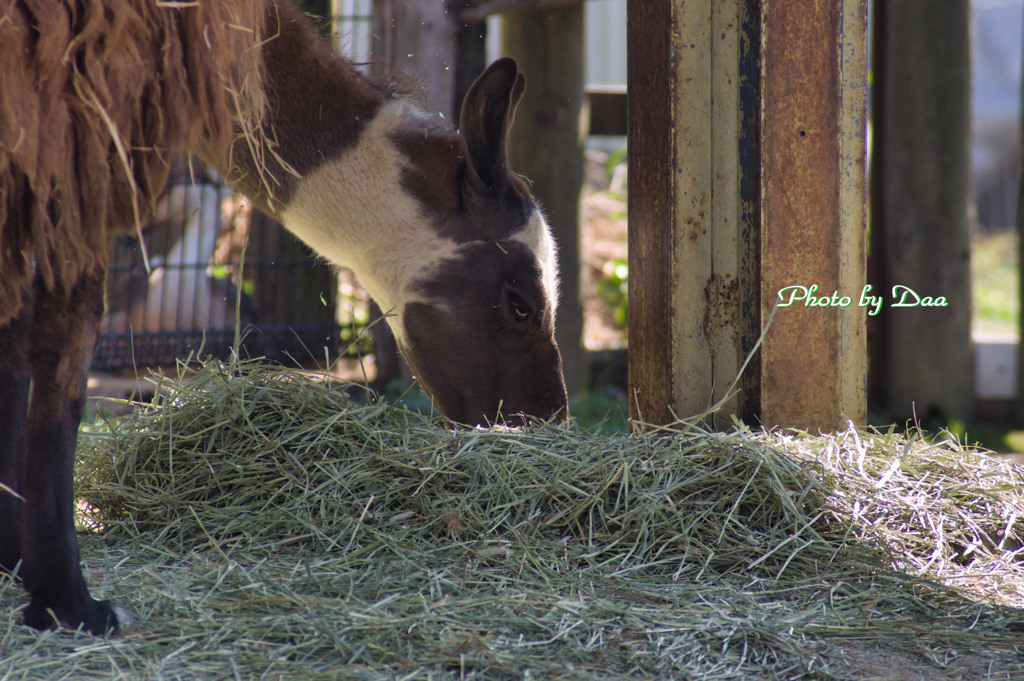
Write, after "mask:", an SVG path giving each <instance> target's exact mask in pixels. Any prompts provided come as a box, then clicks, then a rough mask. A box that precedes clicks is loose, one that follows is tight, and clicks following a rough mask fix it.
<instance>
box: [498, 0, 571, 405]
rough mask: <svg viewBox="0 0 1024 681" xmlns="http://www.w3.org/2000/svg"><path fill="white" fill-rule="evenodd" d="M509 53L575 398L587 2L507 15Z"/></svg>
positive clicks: (518, 159)
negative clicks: (554, 247)
mask: <svg viewBox="0 0 1024 681" xmlns="http://www.w3.org/2000/svg"><path fill="white" fill-rule="evenodd" d="M501 37H502V51H503V52H504V53H505V54H507V55H508V56H510V57H514V58H515V59H516V61H517V62H518V63H519V69H520V70H521V71H522V72H523V73H525V74H526V94H525V95H524V96H523V100H522V102H520V104H519V110H518V112H517V113H516V122H515V126H514V128H513V130H512V137H511V140H510V143H509V162H510V165H511V166H512V168H513V170H515V171H516V172H518V173H521V174H523V175H524V176H526V177H527V178H529V180H530V181H531V182H532V185H533V193H534V195H535V196H536V197H537V199H538V200H539V201H540V203H541V206H542V207H543V209H544V212H545V214H546V215H547V218H548V222H549V224H550V225H551V228H552V231H553V232H554V235H555V239H556V240H557V242H558V260H559V269H560V270H561V273H562V283H561V300H560V301H559V306H558V323H557V331H556V333H557V338H558V345H559V348H560V349H561V351H562V367H563V369H564V371H565V382H566V385H567V387H568V388H569V392H570V393H573V392H576V391H578V390H579V389H580V388H581V387H582V386H583V383H584V368H585V362H584V356H583V306H582V302H581V299H580V262H579V215H580V206H579V203H580V194H581V192H582V190H583V150H584V142H585V140H584V133H583V131H585V130H586V126H585V125H584V123H583V122H582V121H581V117H582V115H583V114H584V108H583V103H584V95H583V3H582V2H575V3H568V4H561V5H558V6H552V7H549V8H547V9H540V10H521V11H514V12H509V13H508V14H504V15H503V16H502V36H501Z"/></svg>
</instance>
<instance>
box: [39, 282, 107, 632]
mask: <svg viewBox="0 0 1024 681" xmlns="http://www.w3.org/2000/svg"><path fill="white" fill-rule="evenodd" d="M102 312H103V273H102V272H94V273H90V274H89V275H86V276H85V277H83V278H82V279H80V280H79V282H78V284H77V285H75V286H74V287H73V288H72V289H71V291H70V292H67V293H64V292H57V291H48V290H46V288H45V286H43V285H41V284H40V283H38V282H37V285H36V286H35V290H34V301H33V313H32V323H31V326H30V347H29V351H28V360H29V362H28V364H29V368H30V371H31V374H32V381H33V383H32V397H31V403H30V406H29V415H28V442H27V445H28V455H27V458H26V465H25V483H24V487H23V496H24V498H25V501H24V506H23V528H22V543H21V548H22V561H23V562H22V567H21V573H20V574H21V578H22V581H23V583H24V585H25V588H26V589H27V590H28V592H29V594H30V595H31V602H30V603H29V606H28V608H27V609H26V610H25V623H26V624H28V625H30V626H33V627H36V628H39V629H43V628H50V627H53V626H55V625H57V624H60V625H63V626H65V627H69V628H72V629H74V628H77V627H79V626H84V628H86V629H88V630H89V631H91V632H92V633H94V634H99V635H103V634H108V633H115V632H116V631H117V630H118V629H119V627H120V626H122V625H123V624H124V623H125V621H124V620H121V619H120V618H121V616H122V613H123V614H124V615H126V614H127V613H125V612H124V611H123V610H121V609H120V608H115V607H114V606H112V605H111V604H110V603H109V602H107V601H102V602H101V601H95V600H93V599H92V597H91V596H90V595H89V590H88V587H86V584H85V579H84V578H83V576H82V569H81V565H80V564H79V554H78V538H77V536H76V534H75V525H74V498H75V497H74V490H73V481H74V466H75V442H76V440H77V437H78V424H79V421H80V420H81V418H82V412H83V410H84V408H85V399H86V384H87V380H88V370H89V362H90V360H91V358H92V352H93V350H94V348H95V345H96V337H97V329H98V326H99V322H100V316H101V315H102Z"/></svg>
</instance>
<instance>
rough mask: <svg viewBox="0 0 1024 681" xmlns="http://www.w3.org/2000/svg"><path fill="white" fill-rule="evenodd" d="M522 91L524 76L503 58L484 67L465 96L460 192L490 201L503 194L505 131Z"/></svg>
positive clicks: (507, 129) (524, 82)
mask: <svg viewBox="0 0 1024 681" xmlns="http://www.w3.org/2000/svg"><path fill="white" fill-rule="evenodd" d="M525 89H526V76H524V75H523V74H521V73H519V69H518V68H517V67H516V62H515V60H513V59H509V58H507V57H506V58H504V59H499V60H498V61H496V62H494V63H493V64H491V65H490V66H489V67H487V70H486V71H484V72H483V73H482V74H481V75H480V77H479V78H477V79H476V82H474V83H473V85H472V87H470V88H469V92H467V93H466V99H465V101H464V102H463V103H462V115H461V117H460V121H459V128H460V131H461V133H462V141H463V145H464V148H465V154H466V172H465V176H464V179H463V189H464V190H468V192H469V195H470V196H478V197H488V198H490V197H495V196H498V195H500V194H501V193H502V192H503V189H504V183H505V178H506V175H507V173H508V172H509V171H508V151H507V147H506V144H507V140H508V131H509V129H510V128H511V127H512V119H513V118H514V117H515V113H516V105H517V104H519V100H520V99H521V98H522V96H523V91H524V90H525Z"/></svg>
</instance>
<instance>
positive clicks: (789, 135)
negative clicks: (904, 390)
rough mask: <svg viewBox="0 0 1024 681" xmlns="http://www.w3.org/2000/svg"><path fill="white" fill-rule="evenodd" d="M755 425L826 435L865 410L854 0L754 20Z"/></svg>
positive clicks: (861, 67) (859, 15)
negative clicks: (758, 69) (770, 319)
mask: <svg viewBox="0 0 1024 681" xmlns="http://www.w3.org/2000/svg"><path fill="white" fill-rule="evenodd" d="M762 31H763V45H764V47H763V55H762V64H763V66H762V73H763V75H762V92H763V101H764V107H763V119H762V141H761V149H762V157H763V160H762V167H763V177H762V197H763V198H762V212H761V239H762V241H761V246H762V248H761V282H762V283H761V313H762V316H763V317H765V318H766V317H767V315H768V314H769V313H770V311H771V309H772V306H774V305H775V303H776V301H777V300H778V294H779V291H781V290H783V289H785V288H786V287H790V286H802V287H805V288H806V289H808V290H810V287H812V286H817V287H818V288H817V290H816V291H815V292H814V294H809V295H814V297H817V298H818V299H819V301H818V302H819V303H820V302H821V300H822V299H828V300H829V304H828V305H826V306H810V305H807V304H806V303H807V302H809V301H808V300H807V299H805V300H804V301H797V302H795V303H794V304H793V305H791V306H789V307H786V308H780V309H779V312H778V314H777V315H776V317H775V321H774V324H773V326H772V328H771V329H770V331H769V332H768V334H767V335H766V337H765V340H764V344H763V346H762V354H761V421H762V422H763V423H764V424H766V425H770V426H775V425H778V426H786V427H795V428H802V429H808V430H822V431H830V430H835V429H836V428H840V427H842V426H843V419H844V418H849V419H852V420H853V421H855V422H857V423H861V422H863V420H864V417H865V411H866V398H865V386H866V383H865V381H866V369H867V363H866V345H865V320H866V312H865V307H863V306H862V305H861V300H860V297H861V295H862V293H863V285H864V281H865V271H864V268H865V251H864V248H865V241H864V230H865V214H866V213H865V201H866V195H865V189H864V188H865V156H866V152H865V138H864V130H865V118H864V117H865V106H866V97H865V82H866V79H865V74H866V72H867V67H866V54H865V33H866V15H865V7H864V2H863V0H844V1H843V2H840V3H820V2H817V1H816V0H789V1H788V2H785V3H782V2H780V3H772V4H771V6H770V10H769V11H768V12H766V13H765V16H764V18H763V23H762Z"/></svg>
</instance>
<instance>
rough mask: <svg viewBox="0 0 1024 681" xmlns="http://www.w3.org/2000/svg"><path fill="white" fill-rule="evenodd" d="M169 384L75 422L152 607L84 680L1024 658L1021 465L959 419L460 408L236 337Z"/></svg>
mask: <svg viewBox="0 0 1024 681" xmlns="http://www.w3.org/2000/svg"><path fill="white" fill-rule="evenodd" d="M159 383H160V385H159V386H158V388H159V389H158V397H157V398H156V400H155V401H154V403H153V404H151V405H138V406H137V408H136V409H135V410H134V411H133V412H132V413H130V414H129V415H127V416H125V417H121V418H118V419H115V420H112V421H110V422H108V423H106V424H104V427H102V428H100V429H99V432H96V433H93V434H91V435H89V436H83V437H82V438H81V446H80V465H79V480H78V484H79V490H80V492H81V494H82V497H83V499H84V500H85V501H86V502H87V503H88V505H89V513H90V521H91V522H92V523H94V524H97V525H100V526H102V527H103V528H104V532H103V533H101V534H100V535H98V536H92V537H88V538H86V539H85V540H84V547H85V548H84V549H83V551H84V553H85V555H86V558H87V561H88V562H92V563H93V564H94V565H95V564H97V563H98V564H100V566H99V567H101V568H102V570H101V571H100V572H99V574H98V575H95V576H92V575H90V580H91V581H92V582H93V583H94V584H100V583H103V582H106V583H107V584H108V585H109V588H108V589H107V590H106V591H105V592H104V594H103V596H104V597H112V598H114V599H115V600H118V601H121V602H123V603H125V604H127V605H130V606H131V608H132V609H133V610H134V611H135V613H136V614H137V615H139V616H140V618H141V619H142V621H143V625H142V633H141V637H139V638H136V639H132V638H129V639H126V640H122V641H116V642H103V643H97V644H95V647H96V649H95V650H93V649H90V654H89V655H87V656H78V657H76V658H75V659H76V660H80V661H81V662H80V666H79V667H78V668H76V673H77V674H78V676H79V677H81V678H108V677H109V676H110V674H109V673H108V672H109V670H110V669H117V670H130V671H131V673H132V674H133V675H135V676H134V677H136V678H167V677H171V678H179V677H180V678H220V677H230V676H236V677H242V678H246V677H251V676H259V675H263V674H269V675H270V676H273V677H278V676H281V677H295V676H303V677H316V678H359V679H364V678H365V679H393V678H402V679H449V678H450V679H611V678H635V679H653V678H657V679H708V680H710V679H803V678H821V679H839V678H851V679H870V678H891V679H917V678H929V679H945V678H949V679H953V678H956V679H970V678H978V679H982V678H998V679H1020V678H1024V658H1022V651H1024V610H1020V609H1018V608H1019V607H1020V606H1022V605H1024V564H1022V562H1021V560H1020V557H1021V554H1022V550H1021V548H1020V547H1021V539H1022V537H1024V522H1022V520H1021V518H1020V517H1019V514H1021V512H1022V510H1024V485H1022V484H1021V482H1022V477H1024V476H1022V474H1021V470H1020V469H1019V468H1015V467H1014V466H1013V465H1011V464H1008V463H1005V462H1000V461H998V460H996V459H993V458H991V457H988V456H985V455H982V454H978V453H975V452H970V451H962V450H961V449H960V448H959V447H958V445H956V444H955V443H945V444H943V445H941V446H940V445H933V444H928V443H927V442H925V441H923V440H920V439H917V440H914V441H911V442H907V441H906V440H904V439H902V438H901V437H899V436H897V435H896V434H894V433H865V432H861V431H858V430H856V429H854V428H852V427H851V429H850V430H848V431H846V432H844V433H840V434H838V435H835V436H823V437H810V436H808V435H805V434H793V433H755V432H752V431H750V430H746V429H742V428H740V429H737V430H736V431H735V432H732V433H725V434H723V433H708V432H703V431H701V430H699V429H696V428H692V427H682V426H681V427H680V428H679V429H677V430H676V431H674V432H670V431H664V430H657V431H656V430H651V429H649V430H647V431H644V432H640V433H637V434H634V435H626V434H623V435H618V436H597V435H592V434H587V433H582V432H579V431H578V430H571V429H563V428H561V427H557V426H545V427H539V428H536V429H531V430H525V431H511V430H507V429H500V428H495V429H488V430H483V429H473V430H470V429H447V428H444V427H443V426H442V424H439V423H438V422H436V421H432V420H430V419H428V418H426V417H422V416H420V415H418V414H412V413H409V412H406V411H403V410H400V409H396V408H393V407H389V406H386V405H380V404H374V405H362V404H357V403H354V402H352V401H351V400H349V399H348V398H347V397H346V395H345V393H344V391H343V389H342V388H341V387H340V386H338V385H337V384H333V383H330V382H324V381H321V380H317V379H315V378H310V377H308V376H305V375H303V374H301V373H298V372H294V371H285V370H273V369H268V368H267V367H265V366H260V365H256V364H245V363H242V364H232V365H227V366H224V365H220V364H216V363H210V364H206V365H204V366H202V367H199V368H198V370H197V371H196V372H195V373H194V375H193V376H191V377H190V378H189V379H188V380H181V381H166V380H161V381H159ZM90 547H94V548H93V549H90ZM90 550H92V551H94V552H95V554H99V557H95V554H94V557H93V558H92V559H91V560H89V557H90ZM3 589H4V587H3V586H2V585H0V598H3V599H4V602H5V603H6V602H7V600H8V599H9V597H8V595H7V594H6V593H5V592H3ZM0 621H2V620H0ZM10 631H14V629H11V630H10ZM18 636H21V634H18ZM8 638H10V635H9V636H8ZM4 640H5V639H3V634H2V631H0V641H4ZM60 641H61V639H59V638H55V639H45V640H41V641H37V642H34V643H32V644H30V645H25V644H24V642H23V643H22V645H23V646H24V648H23V650H21V652H19V654H17V655H14V657H13V658H11V659H15V660H18V661H19V662H3V661H0V677H2V676H4V674H5V673H7V672H8V671H9V670H11V669H16V668H19V667H15V666H13V665H15V664H19V663H20V664H22V665H28V666H23V667H20V669H29V668H32V666H31V665H32V664H34V663H32V662H31V660H35V659H46V657H45V654H46V653H47V652H49V653H50V654H52V655H58V656H59V655H61V654H66V653H67V648H66V646H67V642H66V640H64V643H61V642H60ZM2 645H3V643H0V646H2ZM40 654H43V655H44V656H43V657H42V658H40V657H39V655H40ZM32 656H36V657H32ZM0 657H2V656H0ZM105 670H106V671H105ZM971 670H975V672H972V671H971ZM977 670H981V671H977ZM29 677H31V675H29Z"/></svg>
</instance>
